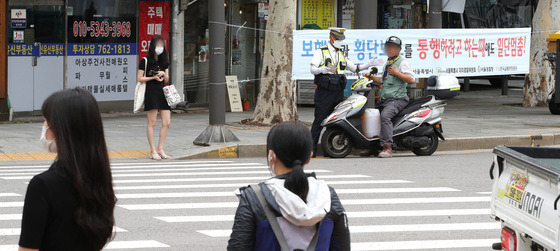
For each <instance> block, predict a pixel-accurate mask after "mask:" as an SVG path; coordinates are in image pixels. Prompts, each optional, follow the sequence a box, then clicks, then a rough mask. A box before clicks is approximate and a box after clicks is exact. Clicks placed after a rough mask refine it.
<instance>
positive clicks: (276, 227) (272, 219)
mask: <svg viewBox="0 0 560 251" xmlns="http://www.w3.org/2000/svg"><path fill="white" fill-rule="evenodd" d="M251 188H253V191H255V194H256V195H257V198H258V199H259V202H260V203H261V206H262V208H263V209H264V213H265V214H266V218H267V219H268V223H270V227H272V231H274V235H275V236H276V239H277V240H278V243H280V248H281V249H282V251H290V247H289V246H288V242H287V241H286V238H285V237H284V234H283V233H282V229H281V228H280V224H278V220H277V219H276V215H275V214H274V212H272V209H270V206H269V205H268V203H266V199H265V198H264V194H263V191H262V188H261V186H259V185H255V186H251Z"/></svg>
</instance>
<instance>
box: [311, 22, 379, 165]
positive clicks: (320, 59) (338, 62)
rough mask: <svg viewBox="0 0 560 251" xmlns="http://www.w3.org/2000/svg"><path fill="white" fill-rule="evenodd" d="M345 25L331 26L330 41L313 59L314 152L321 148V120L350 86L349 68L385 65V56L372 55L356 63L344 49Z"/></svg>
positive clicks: (357, 68)
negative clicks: (383, 57)
mask: <svg viewBox="0 0 560 251" xmlns="http://www.w3.org/2000/svg"><path fill="white" fill-rule="evenodd" d="M344 31H345V29H340V28H330V42H329V43H328V44H327V45H325V46H323V47H321V48H318V49H317V50H316V51H315V54H314V55H313V60H312V61H311V69H310V71H311V73H312V74H314V75H315V80H314V83H315V85H316V86H317V89H316V90H315V98H314V101H315V120H314V121H313V125H312V126H311V135H312V137H313V156H315V154H316V152H317V143H318V142H319V137H320V135H321V130H323V127H322V126H321V122H323V120H325V119H326V118H327V116H328V115H329V114H331V113H332V112H333V110H334V107H335V106H336V105H337V104H338V103H340V101H342V99H343V98H344V88H345V87H346V76H345V75H344V72H345V71H346V70H349V71H352V72H355V73H358V72H360V71H363V70H366V69H368V68H369V67H371V66H375V65H381V63H382V62H383V61H382V60H381V59H377V58H374V59H371V60H370V61H369V62H367V63H365V64H354V63H353V62H352V61H350V60H349V59H348V58H347V57H346V56H345V55H344V52H343V50H342V41H343V40H344V39H345V38H346V37H345V36H344Z"/></svg>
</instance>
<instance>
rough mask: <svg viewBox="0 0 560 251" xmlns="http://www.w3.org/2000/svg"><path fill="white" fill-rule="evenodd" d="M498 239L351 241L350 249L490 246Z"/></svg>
mask: <svg viewBox="0 0 560 251" xmlns="http://www.w3.org/2000/svg"><path fill="white" fill-rule="evenodd" d="M497 242H500V240H499V239H464V240H423V241H389V242H361V243H360V242H359V243H352V244H351V245H352V250H419V249H452V248H453V249H455V248H476V247H482V248H491V247H492V244H494V243H497Z"/></svg>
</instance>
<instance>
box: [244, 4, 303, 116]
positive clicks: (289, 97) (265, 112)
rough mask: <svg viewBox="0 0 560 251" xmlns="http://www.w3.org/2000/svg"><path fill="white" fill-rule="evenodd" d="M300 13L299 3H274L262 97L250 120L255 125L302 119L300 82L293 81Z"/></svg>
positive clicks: (263, 72) (270, 21)
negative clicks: (298, 94) (294, 33)
mask: <svg viewBox="0 0 560 251" xmlns="http://www.w3.org/2000/svg"><path fill="white" fill-rule="evenodd" d="M296 13H297V1H296V0H273V1H270V7H269V19H268V22H267V24H266V31H267V33H266V38H265V44H264V55H263V68H262V74H261V78H262V80H261V83H260V92H259V98H258V100H257V106H256V108H255V113H254V114H253V119H252V120H249V121H247V122H249V123H251V124H258V125H274V124H277V123H281V122H284V121H290V120H297V119H298V116H297V105H296V98H297V97H296V82H295V81H294V80H292V50H293V48H292V38H293V37H292V31H293V30H295V27H296Z"/></svg>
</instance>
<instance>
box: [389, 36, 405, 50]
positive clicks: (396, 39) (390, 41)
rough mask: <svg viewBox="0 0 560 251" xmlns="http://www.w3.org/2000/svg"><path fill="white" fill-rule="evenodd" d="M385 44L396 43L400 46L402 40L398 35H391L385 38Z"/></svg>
mask: <svg viewBox="0 0 560 251" xmlns="http://www.w3.org/2000/svg"><path fill="white" fill-rule="evenodd" d="M385 44H394V45H398V46H399V48H401V47H402V41H401V39H400V38H398V37H396V36H390V37H388V38H387V40H385Z"/></svg>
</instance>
